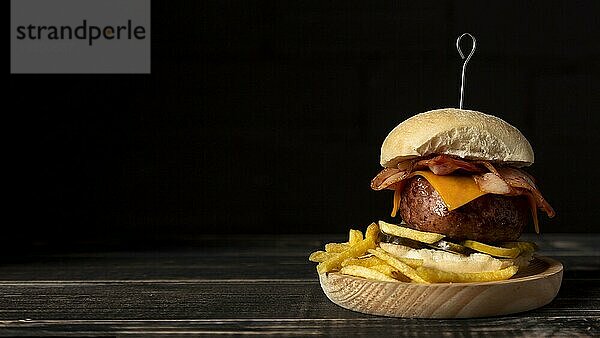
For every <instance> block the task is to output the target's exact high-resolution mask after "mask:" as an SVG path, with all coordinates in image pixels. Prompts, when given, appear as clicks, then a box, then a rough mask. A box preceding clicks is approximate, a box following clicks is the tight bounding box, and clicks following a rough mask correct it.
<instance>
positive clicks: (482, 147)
mask: <svg viewBox="0 0 600 338" xmlns="http://www.w3.org/2000/svg"><path fill="white" fill-rule="evenodd" d="M430 154H446V155H454V156H458V157H460V158H464V159H469V160H487V161H492V162H496V163H498V162H501V163H505V164H510V165H513V166H516V167H524V166H528V165H531V164H532V163H533V160H534V157H533V149H532V148H531V145H530V144H529V141H527V139H526V138H525V136H523V134H521V132H520V131H519V130H518V129H517V128H515V127H513V126H512V125H510V124H509V123H507V122H505V121H504V120H502V119H500V118H498V117H496V116H492V115H488V114H484V113H481V112H478V111H473V110H462V109H455V108H445V109H436V110H431V111H428V112H424V113H421V114H417V115H415V116H413V117H410V118H409V119H407V120H405V121H404V122H402V123H400V124H399V125H398V126H396V128H394V129H393V130H392V131H391V132H390V133H389V134H388V136H387V137H386V138H385V140H384V141H383V145H382V146H381V162H380V163H381V165H382V166H383V167H386V168H389V167H395V166H396V165H397V164H398V163H399V162H401V161H403V160H407V159H411V158H415V157H420V156H427V155H430Z"/></svg>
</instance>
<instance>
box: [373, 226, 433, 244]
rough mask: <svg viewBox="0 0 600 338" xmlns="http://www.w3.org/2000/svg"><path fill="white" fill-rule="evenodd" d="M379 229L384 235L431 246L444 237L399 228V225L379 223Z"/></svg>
mask: <svg viewBox="0 0 600 338" xmlns="http://www.w3.org/2000/svg"><path fill="white" fill-rule="evenodd" d="M379 228H380V229H381V231H383V232H384V233H386V234H389V235H394V236H398V237H404V238H409V239H412V240H415V241H419V242H423V243H427V244H432V243H435V242H437V241H439V240H440V239H442V238H444V237H445V236H444V235H441V234H436V233H435V232H425V231H419V230H414V229H410V228H405V227H401V226H399V225H395V224H390V223H386V222H384V221H379Z"/></svg>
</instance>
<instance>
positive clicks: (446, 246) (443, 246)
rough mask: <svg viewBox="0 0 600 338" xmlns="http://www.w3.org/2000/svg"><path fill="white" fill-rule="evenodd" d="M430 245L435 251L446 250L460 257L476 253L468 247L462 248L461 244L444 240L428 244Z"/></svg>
mask: <svg viewBox="0 0 600 338" xmlns="http://www.w3.org/2000/svg"><path fill="white" fill-rule="evenodd" d="M428 245H429V246H430V247H432V248H434V249H440V250H444V251H447V252H451V253H455V254H459V255H463V256H469V255H470V254H472V253H474V252H475V250H473V249H470V248H467V247H466V246H462V245H460V244H456V243H452V242H449V241H445V240H443V239H441V240H439V241H437V242H435V243H432V244H428Z"/></svg>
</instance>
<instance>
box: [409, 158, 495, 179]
mask: <svg viewBox="0 0 600 338" xmlns="http://www.w3.org/2000/svg"><path fill="white" fill-rule="evenodd" d="M414 167H415V168H417V169H423V168H429V170H431V172H433V173H434V174H436V175H449V174H451V173H453V172H455V171H457V170H459V169H462V170H464V171H467V172H471V173H480V172H483V170H482V169H481V168H480V167H479V166H478V165H476V164H474V163H471V162H467V161H465V160H461V159H457V158H454V157H451V156H448V155H438V156H436V157H434V158H430V159H427V160H420V161H418V162H417V163H416V164H415V165H414Z"/></svg>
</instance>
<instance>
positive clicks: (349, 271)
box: [340, 265, 397, 282]
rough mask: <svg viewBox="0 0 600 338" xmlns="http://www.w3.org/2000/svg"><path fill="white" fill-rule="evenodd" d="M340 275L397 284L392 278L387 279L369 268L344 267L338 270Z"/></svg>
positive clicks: (387, 277)
mask: <svg viewBox="0 0 600 338" xmlns="http://www.w3.org/2000/svg"><path fill="white" fill-rule="evenodd" d="M340 273H342V274H344V275H350V276H356V277H362V278H367V279H373V280H378V281H384V282H397V280H395V279H394V278H392V277H389V276H387V275H385V274H383V273H381V272H379V271H376V270H373V269H371V268H366V267H364V266H358V265H348V266H345V267H343V268H342V269H341V270H340Z"/></svg>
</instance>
